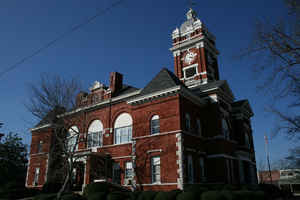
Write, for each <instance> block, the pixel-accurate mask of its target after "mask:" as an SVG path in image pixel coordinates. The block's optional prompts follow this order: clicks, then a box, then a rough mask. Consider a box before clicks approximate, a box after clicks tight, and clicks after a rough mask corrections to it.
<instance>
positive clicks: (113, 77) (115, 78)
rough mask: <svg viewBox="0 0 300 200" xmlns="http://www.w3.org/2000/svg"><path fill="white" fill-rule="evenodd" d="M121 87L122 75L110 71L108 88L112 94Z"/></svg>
mask: <svg viewBox="0 0 300 200" xmlns="http://www.w3.org/2000/svg"><path fill="white" fill-rule="evenodd" d="M122 87H123V75H122V74H120V73H118V72H111V73H110V85H109V88H110V90H111V92H112V94H113V93H115V92H117V91H119V90H121V89H122Z"/></svg>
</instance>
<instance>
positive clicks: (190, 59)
mask: <svg viewBox="0 0 300 200" xmlns="http://www.w3.org/2000/svg"><path fill="white" fill-rule="evenodd" d="M196 55H197V54H195V53H193V52H190V51H189V52H188V53H187V54H186V55H185V58H184V62H185V63H187V64H191V63H192V62H193V61H194V59H195V57H196Z"/></svg>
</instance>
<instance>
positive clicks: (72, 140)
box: [67, 135, 78, 152]
mask: <svg viewBox="0 0 300 200" xmlns="http://www.w3.org/2000/svg"><path fill="white" fill-rule="evenodd" d="M67 140H68V151H70V152H72V151H76V150H77V149H78V144H77V135H74V136H71V137H68V139H67Z"/></svg>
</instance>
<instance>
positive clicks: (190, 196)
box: [176, 192, 200, 200]
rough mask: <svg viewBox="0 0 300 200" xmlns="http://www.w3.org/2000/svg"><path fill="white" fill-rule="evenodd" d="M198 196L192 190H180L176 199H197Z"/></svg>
mask: <svg viewBox="0 0 300 200" xmlns="http://www.w3.org/2000/svg"><path fill="white" fill-rule="evenodd" d="M198 199H200V197H197V195H196V194H195V193H193V192H182V193H181V194H179V195H177V197H176V200H198Z"/></svg>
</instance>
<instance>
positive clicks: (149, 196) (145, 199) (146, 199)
mask: <svg viewBox="0 0 300 200" xmlns="http://www.w3.org/2000/svg"><path fill="white" fill-rule="evenodd" d="M156 194H157V192H155V191H144V192H142V193H141V194H140V195H139V197H138V198H137V200H154V198H155V196H156Z"/></svg>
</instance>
